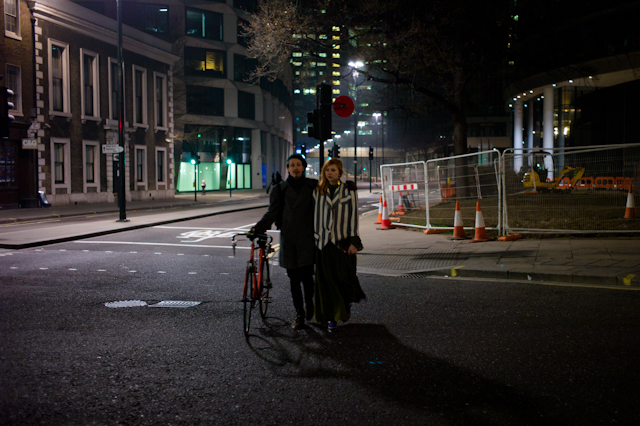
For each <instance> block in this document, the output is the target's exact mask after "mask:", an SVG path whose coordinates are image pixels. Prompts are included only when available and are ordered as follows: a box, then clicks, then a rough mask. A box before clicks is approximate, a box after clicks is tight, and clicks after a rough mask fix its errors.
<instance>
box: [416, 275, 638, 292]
mask: <svg viewBox="0 0 640 426" xmlns="http://www.w3.org/2000/svg"><path fill="white" fill-rule="evenodd" d="M425 278H433V279H437V280H452V281H479V282H493V283H496V282H499V283H506V284H535V285H548V286H554V287H579V288H598V289H603V290H627V291H629V290H631V291H640V287H623V286H618V285H598V284H579V283H561V282H551V281H533V280H531V281H529V280H512V279H502V278H480V277H442V276H437V275H428V276H427V275H425Z"/></svg>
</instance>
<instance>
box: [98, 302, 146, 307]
mask: <svg viewBox="0 0 640 426" xmlns="http://www.w3.org/2000/svg"><path fill="white" fill-rule="evenodd" d="M104 306H106V307H107V308H135V307H137V306H147V302H143V301H142V300H121V301H118V302H107V303H105V304H104Z"/></svg>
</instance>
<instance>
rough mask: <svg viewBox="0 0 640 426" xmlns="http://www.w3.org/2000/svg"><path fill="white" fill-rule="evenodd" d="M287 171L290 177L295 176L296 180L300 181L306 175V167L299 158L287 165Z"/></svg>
mask: <svg viewBox="0 0 640 426" xmlns="http://www.w3.org/2000/svg"><path fill="white" fill-rule="evenodd" d="M287 171H288V172H289V175H291V176H293V178H294V179H299V178H301V177H302V174H303V173H304V166H303V165H302V161H300V160H298V159H297V158H292V159H290V160H289V162H288V163H287Z"/></svg>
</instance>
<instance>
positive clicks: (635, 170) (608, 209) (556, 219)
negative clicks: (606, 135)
mask: <svg viewBox="0 0 640 426" xmlns="http://www.w3.org/2000/svg"><path fill="white" fill-rule="evenodd" d="M639 164H640V144H626V145H608V146H590V147H579V148H578V147H572V148H562V149H561V148H554V149H547V148H545V149H544V150H542V149H533V150H527V149H522V150H520V149H518V150H514V149H508V150H506V151H505V152H504V154H503V157H502V170H503V171H504V179H503V193H504V202H503V217H504V230H505V232H530V233H531V232H533V233H543V232H560V233H613V232H616V233H624V232H640V221H637V220H628V219H623V217H624V214H625V208H626V203H627V200H628V197H629V195H628V194H629V189H630V188H631V189H632V191H633V193H632V197H637V194H638V188H639V183H640V182H639V181H638V174H639V169H640V167H639Z"/></svg>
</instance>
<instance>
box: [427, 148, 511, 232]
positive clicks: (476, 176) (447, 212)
mask: <svg viewBox="0 0 640 426" xmlns="http://www.w3.org/2000/svg"><path fill="white" fill-rule="evenodd" d="M426 167H427V179H428V181H427V188H428V192H427V197H428V198H427V201H428V204H429V208H428V209H427V228H428V229H453V220H454V215H455V207H456V201H458V202H459V204H460V210H461V213H462V214H461V216H462V222H463V225H464V227H465V228H467V229H473V228H474V227H475V218H476V203H477V202H480V207H481V210H482V216H483V219H484V222H485V228H486V229H495V230H500V227H501V214H502V213H501V209H500V195H501V185H500V184H499V183H500V152H499V151H497V150H491V151H482V152H478V153H473V154H466V155H459V156H455V157H446V158H437V159H433V160H429V161H427V163H426Z"/></svg>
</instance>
